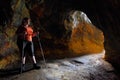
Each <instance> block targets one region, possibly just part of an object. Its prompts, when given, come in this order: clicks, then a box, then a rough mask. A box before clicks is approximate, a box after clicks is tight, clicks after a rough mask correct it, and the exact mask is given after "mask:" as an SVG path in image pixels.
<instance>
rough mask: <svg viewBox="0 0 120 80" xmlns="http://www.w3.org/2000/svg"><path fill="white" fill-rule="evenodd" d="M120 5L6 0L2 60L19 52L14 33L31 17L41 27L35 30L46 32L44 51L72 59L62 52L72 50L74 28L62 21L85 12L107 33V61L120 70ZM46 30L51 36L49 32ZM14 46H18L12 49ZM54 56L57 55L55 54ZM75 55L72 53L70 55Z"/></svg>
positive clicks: (1, 11) (1, 15)
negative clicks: (74, 12) (70, 13)
mask: <svg viewBox="0 0 120 80" xmlns="http://www.w3.org/2000/svg"><path fill="white" fill-rule="evenodd" d="M119 4H120V1H119V0H97V1H96V0H82V1H81V0H52V1H51V0H18V1H15V0H11V1H10V0H2V1H1V3H0V38H1V39H0V41H1V42H0V48H1V49H0V60H2V59H3V57H5V56H6V55H9V56H11V53H14V52H15V53H18V51H17V47H16V45H15V44H14V43H13V42H14V41H15V37H14V33H13V32H15V30H16V28H17V26H18V25H19V24H20V22H21V20H22V18H24V17H30V18H31V20H32V23H33V25H34V26H37V27H35V28H36V29H39V28H40V29H39V31H40V32H42V33H41V36H42V37H41V39H43V42H42V43H43V44H45V45H43V48H46V46H47V47H48V48H47V49H46V54H48V55H47V56H48V57H52V56H51V55H49V51H48V53H47V50H52V49H55V48H56V51H58V53H59V54H57V55H58V56H59V57H56V58H60V57H63V56H68V54H67V55H62V56H61V55H60V54H61V53H62V52H61V51H60V50H62V51H65V50H66V49H68V46H67V47H66V45H67V44H66V42H67V41H68V40H69V38H70V35H69V34H71V28H69V30H68V32H67V31H66V29H65V28H64V27H61V26H63V25H64V24H63V21H62V20H63V19H64V18H66V14H67V13H68V12H70V11H82V12H84V13H85V14H86V15H87V16H88V18H89V19H90V20H91V21H92V24H93V25H95V26H96V27H97V28H98V29H100V30H101V31H102V32H103V35H104V43H103V45H104V49H105V60H107V61H108V62H110V63H111V64H112V65H113V66H114V67H115V69H117V70H120V69H119V67H120V62H119V59H120V54H119V51H120V49H119V46H120V45H119V41H120V38H119V34H120V32H119V31H120V28H119V26H120V11H119V9H120V5H119ZM68 21H69V20H68ZM56 26H58V27H56ZM45 31H46V32H47V33H45ZM98 32H99V31H98ZM64 34H66V35H67V34H68V36H67V37H66V36H64ZM43 35H45V36H43ZM63 36H64V37H63ZM44 37H45V38H44ZM51 37H52V38H51ZM61 38H62V39H65V41H63V43H64V45H61V43H60V41H59V40H61ZM2 40H4V41H2ZM35 40H36V39H35ZM47 40H49V41H47ZM11 41H13V42H11ZM53 41H55V42H56V43H57V44H55V42H53ZM57 41H58V42H57ZM10 42H11V43H10ZM46 42H48V43H46ZM52 43H53V44H54V45H51V44H52ZM11 44H13V45H14V46H11ZM35 45H37V44H35ZM4 46H5V47H4ZM3 49H4V51H3ZM58 49H60V50H58ZM36 50H37V48H36ZM66 52H67V51H65V53H66ZM3 53H4V54H3ZM52 53H54V51H53V52H52ZM69 53H71V52H69ZM76 53H77V51H76ZM85 53H86V52H85ZM71 55H72V53H71V54H70V56H71ZM15 56H16V55H15ZM72 56H73V55H72ZM75 56H78V55H75ZM16 60H17V59H16Z"/></svg>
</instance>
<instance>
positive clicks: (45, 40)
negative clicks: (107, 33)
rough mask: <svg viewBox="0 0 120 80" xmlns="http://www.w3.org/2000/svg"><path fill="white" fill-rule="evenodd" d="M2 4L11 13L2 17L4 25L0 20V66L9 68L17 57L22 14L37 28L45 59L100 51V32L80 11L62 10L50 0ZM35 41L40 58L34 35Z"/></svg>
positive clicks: (101, 44)
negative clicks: (17, 37)
mask: <svg viewBox="0 0 120 80" xmlns="http://www.w3.org/2000/svg"><path fill="white" fill-rule="evenodd" d="M2 3H3V4H2V6H1V7H4V6H7V5H8V4H9V5H8V6H9V8H8V7H5V9H6V11H9V12H10V13H12V14H11V17H7V18H3V17H2V16H1V18H2V19H3V20H5V23H6V24H4V21H1V35H0V37H1V38H0V41H1V42H0V44H1V45H0V58H1V60H0V64H1V65H0V68H9V67H10V68H11V66H12V67H13V66H14V65H15V64H17V62H18V61H19V60H20V57H19V51H18V48H17V46H16V35H15V31H16V29H17V27H18V26H19V25H20V23H21V20H22V18H23V17H30V18H31V20H32V25H33V26H34V29H39V31H40V37H41V43H42V46H43V49H44V54H45V56H46V58H52V59H53V58H65V57H74V56H80V55H83V54H87V53H97V52H100V51H102V50H103V41H104V40H103V34H102V32H101V31H100V30H98V29H97V28H96V27H95V26H94V25H93V24H92V23H91V21H90V19H89V18H88V17H87V15H86V14H85V13H83V12H81V11H77V10H69V11H67V9H65V10H64V9H63V8H62V7H61V6H60V7H58V5H59V4H58V2H56V1H55V0H54V2H53V3H51V2H50V3H49V0H45V1H44V0H43V1H40V2H39V1H37V0H35V1H32V0H25V1H22V0H17V1H16V0H11V1H6V0H5V1H2ZM6 3H7V4H6ZM56 4H58V5H56ZM54 7H56V9H55V8H54ZM1 12H3V13H5V12H4V10H2V11H1ZM3 24H4V25H3ZM3 40H4V41H3ZM2 41H3V42H2ZM3 43H4V44H5V45H3ZM34 44H35V52H36V55H37V58H39V57H41V53H40V49H39V45H38V40H37V39H36V38H34ZM53 55H54V56H53ZM13 64H14V65H13Z"/></svg>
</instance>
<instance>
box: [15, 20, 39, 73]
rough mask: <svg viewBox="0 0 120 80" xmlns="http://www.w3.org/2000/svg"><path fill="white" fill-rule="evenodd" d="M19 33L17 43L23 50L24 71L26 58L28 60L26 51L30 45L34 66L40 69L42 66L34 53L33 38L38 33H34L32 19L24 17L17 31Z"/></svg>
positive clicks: (21, 50)
mask: <svg viewBox="0 0 120 80" xmlns="http://www.w3.org/2000/svg"><path fill="white" fill-rule="evenodd" d="M16 34H17V45H18V47H19V50H20V52H21V54H22V55H21V57H22V71H24V70H25V60H26V53H25V51H26V50H27V48H26V47H30V49H31V54H32V59H33V63H34V64H33V67H34V68H35V69H39V68H40V67H39V66H38V65H37V62H36V59H35V54H34V45H33V41H32V38H33V37H34V36H36V35H37V34H38V33H34V31H33V29H32V27H31V26H30V19H29V18H24V19H23V20H22V24H21V26H20V27H19V28H18V29H17V31H16Z"/></svg>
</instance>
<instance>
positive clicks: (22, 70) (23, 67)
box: [20, 64, 25, 73]
mask: <svg viewBox="0 0 120 80" xmlns="http://www.w3.org/2000/svg"><path fill="white" fill-rule="evenodd" d="M24 71H25V64H22V66H21V71H20V73H22V72H24Z"/></svg>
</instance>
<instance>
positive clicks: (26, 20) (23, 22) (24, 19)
mask: <svg viewBox="0 0 120 80" xmlns="http://www.w3.org/2000/svg"><path fill="white" fill-rule="evenodd" d="M29 19H30V18H28V17H25V18H23V20H22V25H24V24H25V23H26V22H28V20H29Z"/></svg>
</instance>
